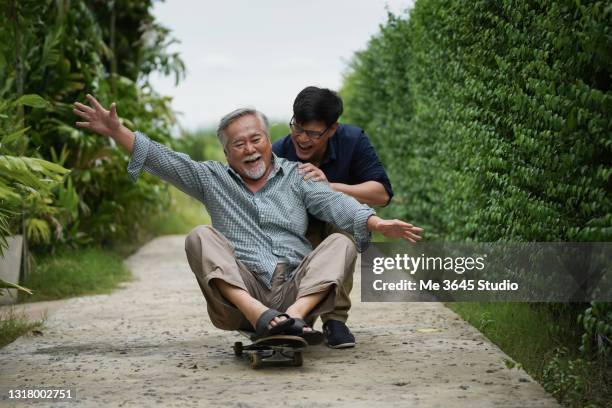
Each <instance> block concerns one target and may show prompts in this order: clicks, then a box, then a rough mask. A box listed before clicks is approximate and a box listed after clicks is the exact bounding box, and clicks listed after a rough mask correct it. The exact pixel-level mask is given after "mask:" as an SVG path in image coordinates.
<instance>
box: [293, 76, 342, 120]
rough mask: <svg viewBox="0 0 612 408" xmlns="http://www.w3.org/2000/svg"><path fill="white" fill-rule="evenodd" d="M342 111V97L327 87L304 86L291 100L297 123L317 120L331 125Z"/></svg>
mask: <svg viewBox="0 0 612 408" xmlns="http://www.w3.org/2000/svg"><path fill="white" fill-rule="evenodd" d="M342 111H343V104H342V99H341V98H340V97H339V96H338V94H337V93H336V92H334V91H332V90H330V89H327V88H317V87H316V86H309V87H307V88H304V89H303V90H302V92H300V93H299V94H298V96H297V97H296V98H295V101H294V102H293V116H294V118H295V120H296V122H298V123H307V122H312V121H317V122H324V123H325V125H326V126H331V125H332V124H334V123H336V122H337V121H338V118H339V117H340V115H342Z"/></svg>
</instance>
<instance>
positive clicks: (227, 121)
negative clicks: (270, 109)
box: [217, 108, 270, 148]
mask: <svg viewBox="0 0 612 408" xmlns="http://www.w3.org/2000/svg"><path fill="white" fill-rule="evenodd" d="M247 115H255V116H257V117H258V118H259V120H261V123H262V124H263V127H264V131H265V132H266V136H268V137H270V133H269V132H268V126H269V125H268V118H266V115H264V114H263V113H261V112H260V111H258V110H257V109H255V108H239V109H236V110H235V111H232V112H230V113H228V114H227V115H225V116H224V117H223V118H221V121H220V122H219V127H217V137H218V138H219V141H220V142H221V145H222V146H223V148H225V146H226V144H227V136H226V135H225V129H227V128H228V127H229V125H231V124H232V123H233V122H234V121H235V120H236V119H238V118H241V117H243V116H247Z"/></svg>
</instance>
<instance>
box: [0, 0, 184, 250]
mask: <svg viewBox="0 0 612 408" xmlns="http://www.w3.org/2000/svg"><path fill="white" fill-rule="evenodd" d="M151 7H152V1H151V0H138V1H127V0H121V1H116V2H88V1H84V0H80V1H72V2H65V1H57V2H40V1H35V0H24V1H17V0H9V1H5V2H2V3H1V4H0V18H1V19H2V21H5V22H6V24H2V25H1V26H0V38H2V39H3V41H2V42H0V84H3V87H2V88H1V89H0V100H6V99H11V98H14V97H19V96H20V95H23V94H28V93H35V94H38V95H41V96H42V97H43V98H44V100H46V101H47V103H46V109H34V110H32V109H29V108H27V109H24V110H23V111H22V112H21V118H22V122H23V126H24V127H26V126H27V127H29V131H28V138H27V139H24V141H25V150H24V153H25V154H28V155H34V154H36V155H38V156H40V157H41V158H43V159H46V160H51V161H54V162H56V163H59V164H61V165H63V166H65V167H66V168H69V169H70V170H71V174H70V176H69V178H68V180H67V181H66V183H65V184H64V185H63V186H61V187H59V188H58V189H57V191H56V192H55V193H56V195H57V197H58V200H59V202H60V203H62V204H63V205H66V206H68V207H69V208H66V211H65V212H64V214H63V216H60V217H58V218H57V219H56V220H57V222H58V224H59V226H60V227H61V228H60V229H61V230H62V231H63V234H62V235H61V236H59V235H58V237H57V238H61V237H62V236H63V241H64V242H67V243H71V244H76V245H81V244H87V243H91V242H97V243H101V244H106V243H110V242H113V241H115V240H117V239H121V238H124V239H125V238H131V237H132V236H133V235H134V234H135V233H138V231H139V230H140V229H142V228H143V227H144V226H145V223H146V219H147V218H148V217H150V216H153V215H154V214H156V213H159V212H160V211H162V210H163V209H164V208H165V206H166V205H167V202H168V192H167V188H166V187H165V186H164V185H163V184H162V183H161V182H160V181H159V180H156V179H155V178H153V177H148V176H145V177H143V180H141V181H140V182H139V183H137V184H136V185H134V184H133V183H131V182H130V181H129V179H128V177H127V173H126V166H127V161H128V158H127V157H126V156H125V154H124V153H122V152H121V151H119V150H118V149H116V148H114V146H113V144H112V143H111V142H110V140H108V139H105V138H102V137H98V136H95V135H92V134H91V133H89V132H86V131H82V130H80V129H77V128H75V127H74V122H75V120H76V117H75V115H74V114H73V113H72V102H74V101H75V100H81V101H83V100H84V95H85V93H87V92H89V93H93V94H96V96H97V97H98V99H99V100H100V101H101V102H103V103H105V104H109V103H110V102H111V101H116V102H117V106H118V109H119V112H120V114H121V115H122V116H124V117H127V118H132V121H131V122H128V123H127V125H128V126H130V127H132V128H134V129H140V130H142V131H144V132H146V133H147V134H148V135H149V136H150V137H151V138H152V139H154V140H157V141H160V142H163V143H169V134H170V128H171V126H173V124H174V123H175V118H174V115H173V112H172V111H171V109H170V99H169V98H165V97H162V96H160V95H158V94H157V93H155V92H154V90H153V89H152V88H151V86H150V84H149V82H148V76H149V74H150V73H151V72H153V71H158V72H162V73H164V74H175V76H176V78H177V80H178V79H179V78H180V77H181V76H182V74H183V72H184V67H183V63H182V61H181V60H180V59H179V58H178V56H177V55H176V54H170V53H168V52H167V51H166V49H167V46H168V45H169V44H171V43H172V41H173V39H172V38H171V37H170V36H169V32H168V30H167V29H165V28H164V27H161V26H160V25H159V24H157V23H155V21H154V18H153V16H152V14H151ZM55 242H61V240H55Z"/></svg>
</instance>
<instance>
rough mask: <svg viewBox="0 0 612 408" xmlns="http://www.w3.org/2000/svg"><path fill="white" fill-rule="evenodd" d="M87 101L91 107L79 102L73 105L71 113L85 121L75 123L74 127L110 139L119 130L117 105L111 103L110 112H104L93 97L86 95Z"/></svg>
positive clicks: (119, 122)
mask: <svg viewBox="0 0 612 408" xmlns="http://www.w3.org/2000/svg"><path fill="white" fill-rule="evenodd" d="M87 99H88V100H89V103H90V105H91V106H87V105H84V104H82V103H80V102H75V103H74V110H73V112H74V113H75V114H76V115H78V116H80V117H81V118H82V119H84V120H85V121H84V122H76V125H77V126H78V127H81V128H85V129H89V130H91V131H92V132H96V133H98V134H100V135H104V136H108V137H112V135H114V134H116V133H117V132H118V131H119V129H120V128H121V121H120V120H119V116H117V105H116V104H115V103H114V102H113V103H112V104H111V106H110V110H106V109H104V107H103V106H102V105H100V102H98V100H97V99H96V98H94V97H93V96H91V95H89V94H87Z"/></svg>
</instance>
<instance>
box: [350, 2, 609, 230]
mask: <svg viewBox="0 0 612 408" xmlns="http://www.w3.org/2000/svg"><path fill="white" fill-rule="evenodd" d="M611 27H612V7H610V6H609V5H606V4H605V3H603V2H584V3H583V4H580V2H574V1H560V2H558V1H540V2H515V1H474V2H470V5H469V7H466V3H465V2H460V1H422V2H417V3H416V5H415V7H414V9H413V10H412V11H411V13H410V18H409V19H407V18H401V17H396V16H393V15H391V16H389V21H388V23H387V24H386V25H385V26H384V27H382V29H381V32H380V34H379V35H377V36H376V37H374V38H373V39H372V40H371V42H370V44H369V46H368V48H367V49H366V50H365V51H363V52H360V53H358V54H357V55H356V56H355V58H354V61H353V64H352V69H351V71H350V72H349V74H348V75H347V77H346V79H345V83H344V87H343V90H342V94H343V96H344V98H345V103H346V113H345V115H344V117H343V120H344V121H345V122H352V123H356V124H359V125H360V126H363V127H365V129H366V130H367V131H368V132H369V134H370V135H371V136H372V139H373V141H374V143H375V144H376V146H377V147H378V149H379V152H380V154H381V156H382V160H383V162H384V163H385V164H386V165H387V167H388V170H389V172H390V176H391V179H392V181H393V183H394V184H395V186H396V188H395V190H396V191H397V200H395V201H394V204H393V205H392V206H391V207H390V208H389V210H388V211H390V212H392V215H394V216H397V217H402V218H406V219H409V220H412V221H414V222H415V223H417V224H419V225H423V226H425V227H426V228H427V229H428V236H429V237H430V238H431V237H434V238H442V239H445V240H459V241H462V240H478V241H497V240H520V241H611V240H612V215H611V207H612V206H611V198H610V194H609V192H610V180H611V178H610V175H611V174H612V168H611V166H610V161H611V160H610V159H611V158H612V133H611V123H612V92H611V91H610V82H611V80H612V78H611V73H612V28H611Z"/></svg>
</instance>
